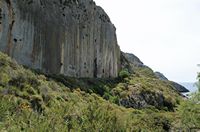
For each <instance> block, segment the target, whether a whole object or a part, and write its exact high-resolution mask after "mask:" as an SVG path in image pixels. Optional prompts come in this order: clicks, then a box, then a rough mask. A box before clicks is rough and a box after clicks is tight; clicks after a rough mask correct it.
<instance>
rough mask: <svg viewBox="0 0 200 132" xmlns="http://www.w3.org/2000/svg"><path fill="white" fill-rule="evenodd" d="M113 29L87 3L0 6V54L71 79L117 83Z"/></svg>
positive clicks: (7, 1) (68, 0) (45, 0)
mask: <svg viewBox="0 0 200 132" xmlns="http://www.w3.org/2000/svg"><path fill="white" fill-rule="evenodd" d="M115 30H116V29H115V27H114V25H113V24H112V23H111V21H110V19H109V17H108V16H107V14H106V13H105V12H104V10H103V9H102V8H101V7H98V6H96V5H95V3H94V2H93V1H92V0H26V1H24V0H1V1H0V51H2V52H4V53H7V54H8V55H9V56H11V57H12V58H15V60H16V61H17V62H18V63H20V64H23V65H26V66H29V67H31V68H34V69H40V70H42V71H43V72H46V73H54V74H64V75H67V76H71V77H98V78H100V77H117V75H118V72H119V69H120V65H119V63H120V49H119V46H118V44H117V39H116V33H115Z"/></svg>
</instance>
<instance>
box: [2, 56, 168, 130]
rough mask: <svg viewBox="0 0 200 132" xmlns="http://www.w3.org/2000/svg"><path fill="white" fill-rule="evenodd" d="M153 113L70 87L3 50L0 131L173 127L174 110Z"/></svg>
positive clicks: (154, 128)
mask: <svg viewBox="0 0 200 132" xmlns="http://www.w3.org/2000/svg"><path fill="white" fill-rule="evenodd" d="M155 111H157V110H155ZM149 113H152V116H151V118H148V115H149ZM153 113H154V110H153V109H152V110H144V111H139V110H135V109H126V108H124V107H120V106H117V105H115V104H113V103H110V102H108V101H106V100H104V99H103V98H101V97H100V96H98V95H96V94H94V93H90V94H89V93H86V92H84V91H81V90H80V89H78V88H76V89H74V90H70V89H69V88H67V87H65V86H64V85H63V84H62V83H59V82H56V81H54V80H52V79H50V78H47V77H46V76H44V75H41V74H35V73H33V72H32V71H30V70H28V69H24V68H23V67H22V66H19V65H18V64H17V63H16V62H15V61H13V60H11V59H10V58H9V57H8V56H6V55H4V54H2V53H0V131H59V132H60V131H67V130H68V131H71V130H72V131H91V132H92V131H132V130H149V131H154V130H160V131H162V130H169V129H170V126H171V123H170V121H171V118H172V116H171V113H170V112H169V113H168V114H165V113H166V112H159V113H158V112H157V114H153ZM157 119H159V121H158V120H157ZM143 124H145V126H144V125H143ZM158 124H159V125H158Z"/></svg>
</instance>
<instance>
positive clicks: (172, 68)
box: [94, 0, 200, 82]
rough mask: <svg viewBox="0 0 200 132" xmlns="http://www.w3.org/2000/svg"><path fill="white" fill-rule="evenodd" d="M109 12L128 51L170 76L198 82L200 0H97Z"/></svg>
mask: <svg viewBox="0 0 200 132" xmlns="http://www.w3.org/2000/svg"><path fill="white" fill-rule="evenodd" d="M94 1H95V2H96V4H97V5H99V6H101V7H102V8H103V9H104V10H105V12H106V13H107V14H108V15H109V17H110V19H111V21H112V23H113V24H114V25H115V27H116V29H117V39H118V44H119V45H120V48H121V50H122V51H124V52H129V53H133V54H135V55H136V56H138V57H139V58H140V59H141V61H143V62H144V64H145V65H148V66H149V67H151V68H152V69H153V70H154V71H159V72H161V73H163V74H164V75H165V76H166V77H167V78H168V79H169V80H172V81H176V82H194V81H196V76H197V72H198V71H200V67H198V66H197V64H200V0H123V1H121V0H94Z"/></svg>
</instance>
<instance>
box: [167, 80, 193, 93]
mask: <svg viewBox="0 0 200 132" xmlns="http://www.w3.org/2000/svg"><path fill="white" fill-rule="evenodd" d="M170 83H171V85H172V86H173V87H174V88H175V89H176V90H177V91H179V92H180V93H187V92H190V91H189V90H188V89H187V88H185V87H184V86H182V85H180V84H178V83H176V82H173V81H170Z"/></svg>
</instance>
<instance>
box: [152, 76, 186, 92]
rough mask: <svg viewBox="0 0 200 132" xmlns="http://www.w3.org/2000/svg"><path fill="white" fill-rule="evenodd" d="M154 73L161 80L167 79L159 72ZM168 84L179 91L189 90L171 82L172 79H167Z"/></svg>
mask: <svg viewBox="0 0 200 132" xmlns="http://www.w3.org/2000/svg"><path fill="white" fill-rule="evenodd" d="M155 75H156V77H157V78H158V79H160V80H163V81H169V80H168V79H167V78H166V77H165V76H164V75H163V74H162V73H160V72H155ZM169 82H170V84H171V85H172V86H173V87H174V88H175V89H176V90H177V91H178V92H180V93H186V92H189V90H188V89H187V88H185V87H184V86H182V85H180V84H178V83H176V82H173V81H169Z"/></svg>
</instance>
